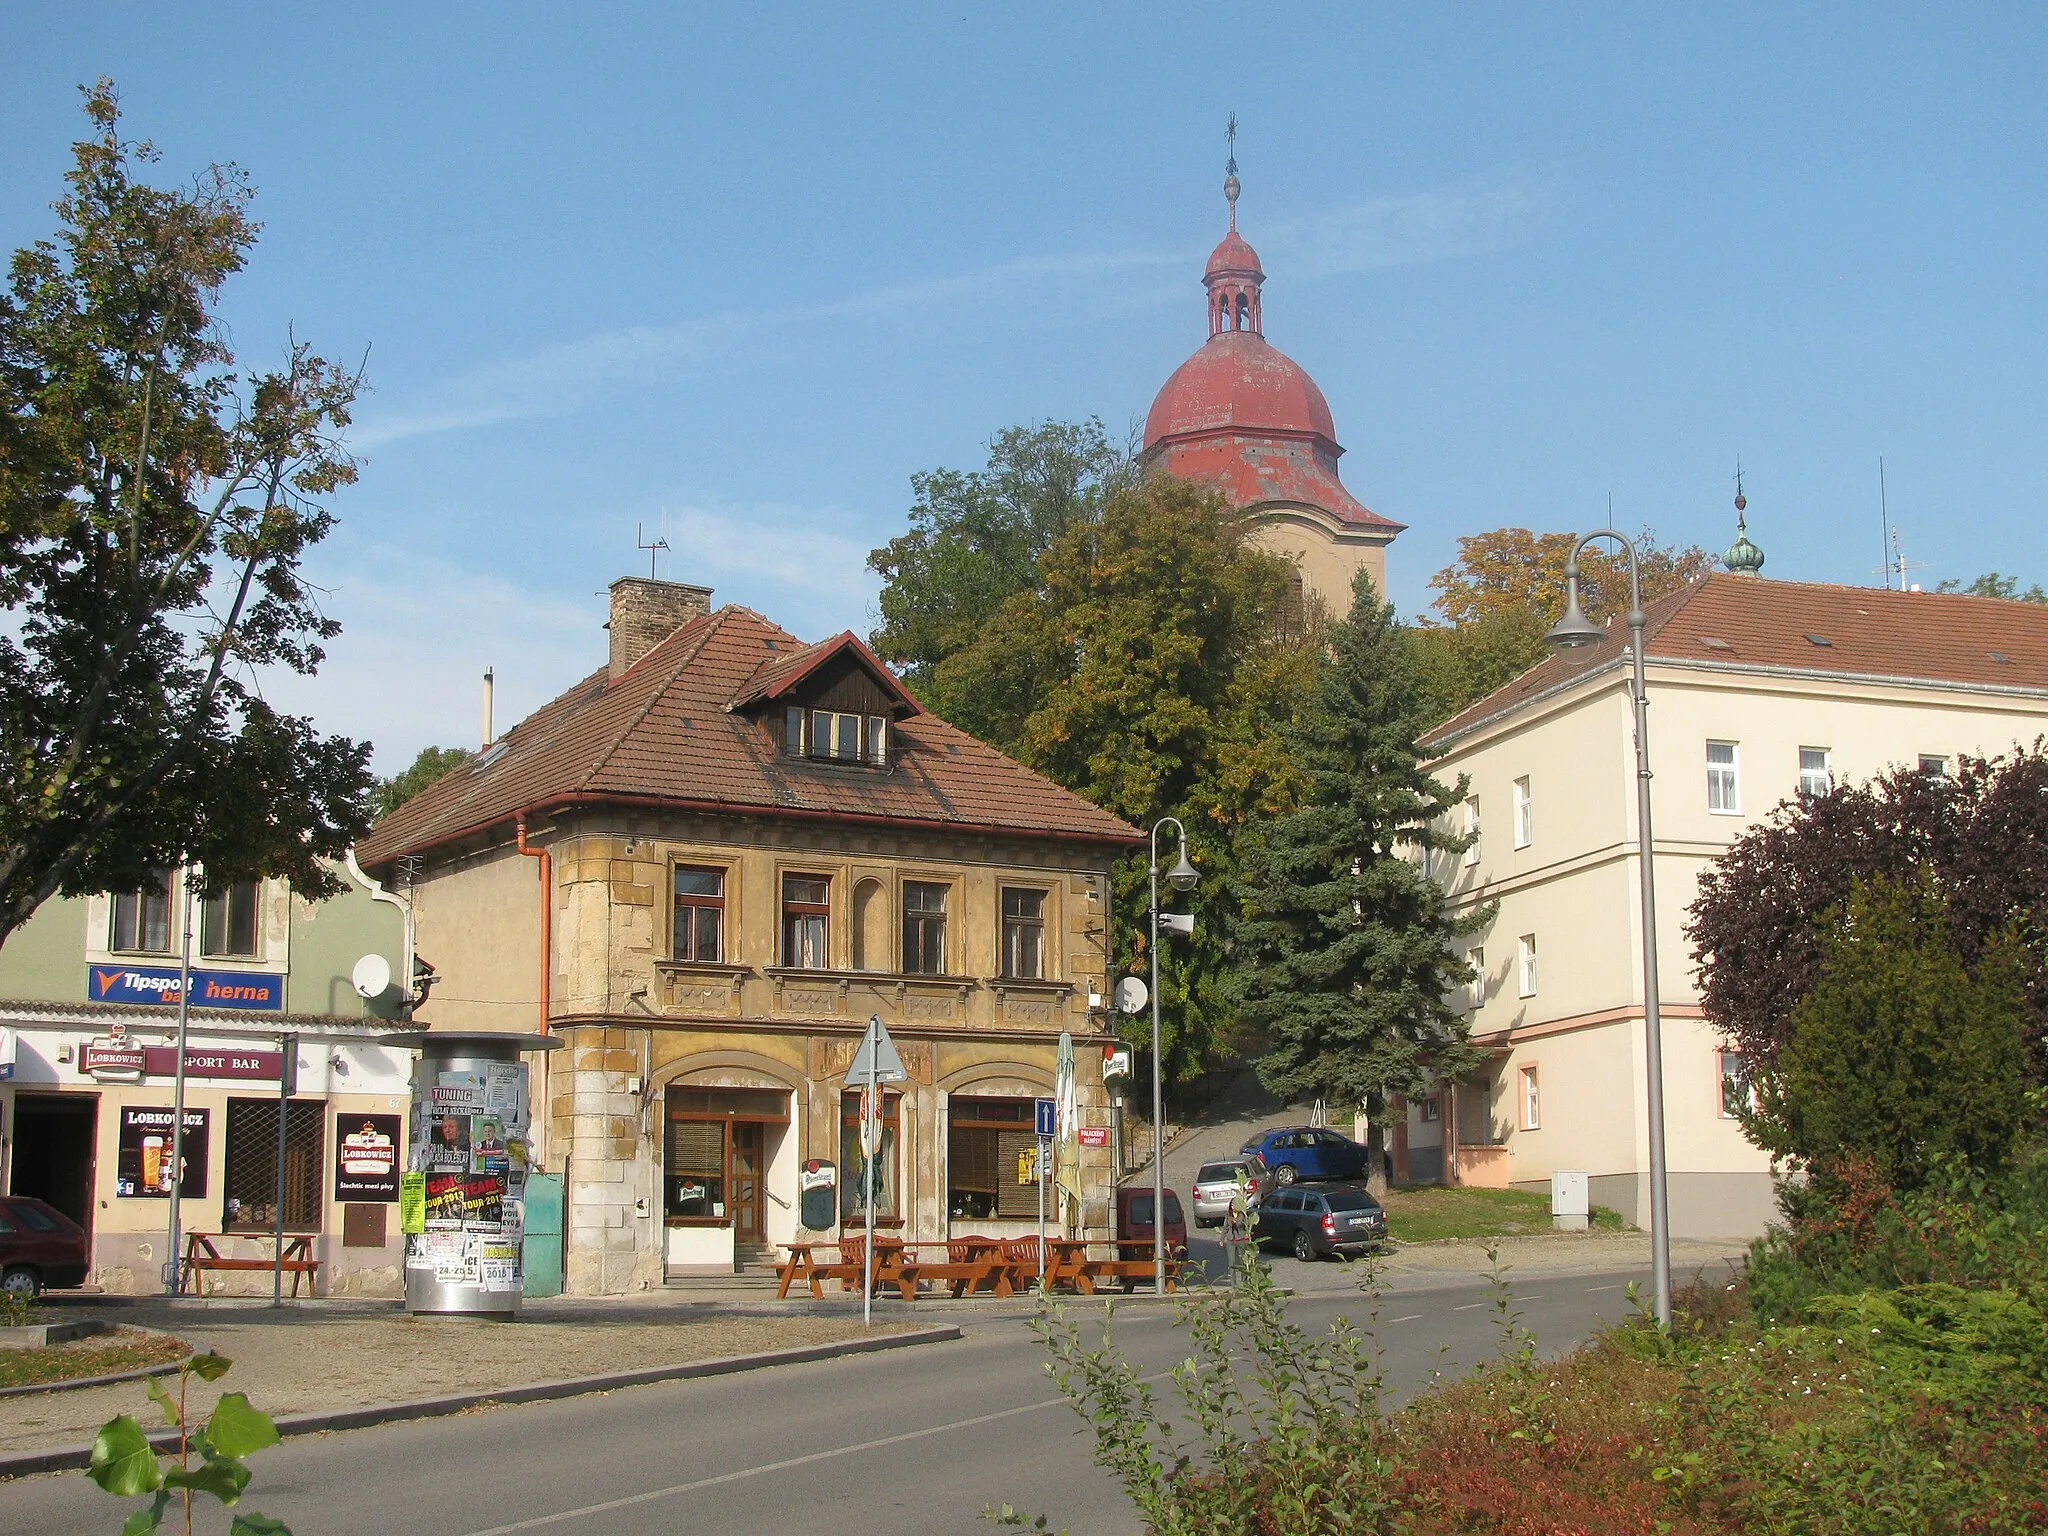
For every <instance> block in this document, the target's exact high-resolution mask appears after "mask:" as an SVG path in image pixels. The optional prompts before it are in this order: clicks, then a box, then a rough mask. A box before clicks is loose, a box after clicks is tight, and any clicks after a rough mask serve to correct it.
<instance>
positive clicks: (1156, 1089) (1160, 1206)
mask: <svg viewBox="0 0 2048 1536" xmlns="http://www.w3.org/2000/svg"><path fill="white" fill-rule="evenodd" d="M1167 820H1172V818H1171V817H1168V818H1167ZM1165 825H1166V821H1155V822H1154V823H1153V824H1152V858H1151V872H1152V1284H1153V1287H1154V1289H1155V1290H1156V1291H1157V1293H1158V1294H1159V1295H1161V1296H1164V1295H1165V1294H1166V1127H1165V1116H1166V1091H1165V1088H1164V1085H1163V1084H1162V1081H1161V1077H1160V1071H1161V1069H1160V1065H1159V829H1160V828H1161V827H1163V826H1165ZM1174 825H1175V826H1176V827H1178V826H1179V825H1180V823H1179V822H1177V821H1176V822H1174ZM1182 836H1183V837H1185V836H1186V834H1185V833H1183V834H1182Z"/></svg>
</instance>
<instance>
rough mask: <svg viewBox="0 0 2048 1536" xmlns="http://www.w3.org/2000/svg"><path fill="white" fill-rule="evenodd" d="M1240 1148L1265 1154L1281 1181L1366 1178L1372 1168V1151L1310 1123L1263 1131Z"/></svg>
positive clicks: (1262, 1155)
mask: <svg viewBox="0 0 2048 1536" xmlns="http://www.w3.org/2000/svg"><path fill="white" fill-rule="evenodd" d="M1238 1151H1239V1152H1241V1153H1243V1154H1245V1155H1246V1156H1249V1155H1251V1154H1252V1153H1254V1152H1256V1153H1257V1154H1258V1155H1259V1156H1260V1157H1263V1158H1264V1159H1265V1160H1266V1166H1267V1167H1268V1168H1270V1169H1272V1170H1273V1180H1274V1182H1275V1183H1278V1184H1292V1183H1293V1182H1294V1181H1295V1180H1296V1179H1362V1178H1364V1177H1365V1176H1366V1174H1367V1173H1368V1172H1370V1170H1371V1167H1372V1153H1371V1152H1370V1151H1369V1150H1368V1149H1366V1148H1365V1147H1362V1146H1360V1145H1359V1144H1358V1143H1357V1142H1355V1141H1353V1140H1352V1139H1351V1138H1350V1137H1349V1136H1339V1135H1338V1134H1337V1133H1336V1132H1335V1131H1328V1130H1323V1129H1321V1128H1319V1127H1317V1126H1310V1125H1284V1126H1277V1127H1275V1128H1274V1129H1273V1130H1270V1131H1261V1132H1260V1133H1259V1134H1258V1135H1257V1136H1255V1137H1253V1138H1252V1139H1251V1140H1250V1141H1248V1142H1246V1143H1245V1144H1244V1145H1243V1146H1242V1147H1240V1148H1238Z"/></svg>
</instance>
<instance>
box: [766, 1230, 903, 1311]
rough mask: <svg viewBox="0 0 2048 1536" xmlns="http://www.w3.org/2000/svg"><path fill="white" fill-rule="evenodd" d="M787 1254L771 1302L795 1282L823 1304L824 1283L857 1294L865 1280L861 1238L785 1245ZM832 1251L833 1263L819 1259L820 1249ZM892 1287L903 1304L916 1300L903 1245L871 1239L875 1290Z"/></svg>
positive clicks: (864, 1246)
mask: <svg viewBox="0 0 2048 1536" xmlns="http://www.w3.org/2000/svg"><path fill="white" fill-rule="evenodd" d="M782 1246H783V1247H784V1248H786V1249H787V1250H788V1252H789V1257H788V1258H787V1259H785V1260H784V1261H783V1264H782V1268H781V1270H780V1271H779V1276H780V1279H779V1283H778V1284H777V1285H776V1287H775V1299H776V1300H777V1301H782V1300H784V1299H786V1298H787V1297H788V1295H789V1288H790V1287H791V1286H792V1285H794V1284H796V1283H797V1282H798V1281H799V1280H801V1281H803V1282H805V1283H806V1284H808V1285H809V1286H810V1289H811V1295H812V1296H813V1297H814V1298H816V1299H818V1300H821V1301H822V1300H823V1299H824V1296H825V1283H826V1282H827V1281H828V1280H837V1281H838V1282H839V1288H840V1289H841V1290H844V1291H858V1290H859V1289H860V1288H861V1286H862V1284H863V1282H864V1281H865V1278H866V1268H867V1266H866V1253H867V1239H866V1238H863V1237H842V1238H838V1239H836V1240H831V1239H828V1240H827V1241H824V1242H817V1243H785V1244H783V1245H782ZM824 1248H834V1249H837V1250H838V1257H837V1258H836V1259H833V1260H824V1259H820V1258H819V1256H818V1252H819V1250H820V1249H824ZM892 1285H893V1286H895V1287H896V1290H897V1293H898V1294H899V1295H901V1296H902V1297H903V1299H904V1300H905V1301H914V1300H916V1299H917V1280H916V1277H915V1276H914V1274H913V1273H912V1271H911V1267H910V1265H909V1263H908V1261H907V1259H906V1256H905V1250H904V1244H903V1243H902V1241H901V1240H900V1239H897V1238H889V1237H878V1238H876V1239H875V1289H876V1290H882V1289H884V1288H885V1287H888V1286H892Z"/></svg>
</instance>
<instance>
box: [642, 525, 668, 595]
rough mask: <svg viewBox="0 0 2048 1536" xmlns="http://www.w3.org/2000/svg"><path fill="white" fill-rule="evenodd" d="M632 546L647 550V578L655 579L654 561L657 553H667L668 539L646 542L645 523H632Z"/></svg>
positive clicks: (657, 555)
mask: <svg viewBox="0 0 2048 1536" xmlns="http://www.w3.org/2000/svg"><path fill="white" fill-rule="evenodd" d="M633 547H634V548H636V549H644V550H646V551H647V579H648V580H649V581H653V580H654V579H655V575H654V562H655V560H656V559H657V558H658V557H659V555H665V554H667V553H668V540H667V539H656V540H655V541H654V542H653V543H652V544H650V543H648V542H647V528H646V525H645V524H643V523H635V524H634V525H633Z"/></svg>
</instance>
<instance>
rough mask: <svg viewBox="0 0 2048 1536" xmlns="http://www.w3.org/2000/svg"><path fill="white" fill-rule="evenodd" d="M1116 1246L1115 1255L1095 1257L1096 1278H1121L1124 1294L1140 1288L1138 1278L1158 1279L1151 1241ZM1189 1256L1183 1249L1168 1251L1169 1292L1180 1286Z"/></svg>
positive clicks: (1167, 1273)
mask: <svg viewBox="0 0 2048 1536" xmlns="http://www.w3.org/2000/svg"><path fill="white" fill-rule="evenodd" d="M1117 1248H1118V1254H1117V1257H1116V1258H1113V1259H1098V1260H1096V1262H1095V1264H1094V1266H1093V1268H1094V1271H1095V1278H1096V1279H1098V1280H1115V1281H1119V1282H1121V1284H1122V1285H1123V1288H1124V1294H1125V1295H1129V1294H1130V1293H1131V1292H1132V1291H1134V1290H1136V1289H1137V1287H1138V1282H1139V1281H1141V1280H1155V1279H1157V1278H1158V1268H1157V1266H1156V1265H1155V1264H1154V1262H1153V1255H1152V1245H1151V1244H1150V1243H1119V1244H1118V1245H1117ZM1139 1249H1143V1251H1144V1252H1143V1256H1142V1257H1138V1256H1136V1255H1137V1253H1138V1250H1139ZM1186 1257H1187V1253H1186V1250H1184V1249H1173V1248H1169V1249H1167V1250H1166V1288H1167V1289H1168V1290H1169V1291H1172V1290H1177V1289H1179V1287H1180V1267H1181V1264H1182V1262H1183V1261H1184V1260H1185V1259H1186Z"/></svg>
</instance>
